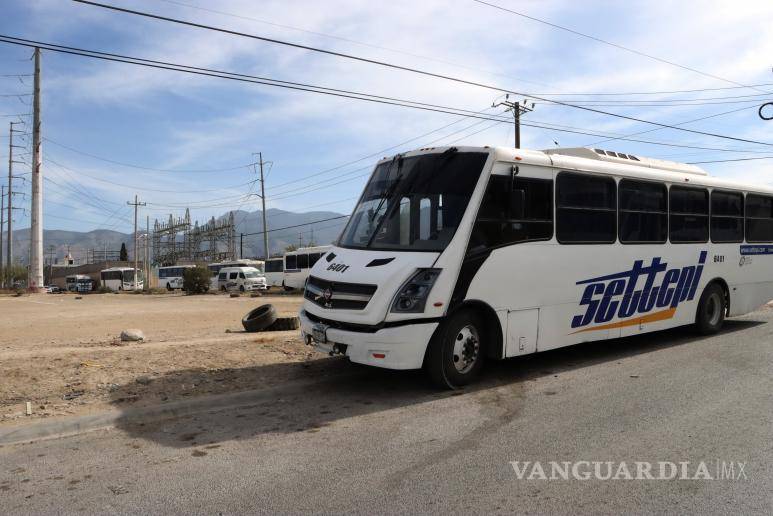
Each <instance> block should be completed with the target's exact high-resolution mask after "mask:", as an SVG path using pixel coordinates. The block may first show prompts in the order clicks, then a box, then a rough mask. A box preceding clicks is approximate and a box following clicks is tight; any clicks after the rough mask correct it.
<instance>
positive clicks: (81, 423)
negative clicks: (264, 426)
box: [0, 374, 354, 446]
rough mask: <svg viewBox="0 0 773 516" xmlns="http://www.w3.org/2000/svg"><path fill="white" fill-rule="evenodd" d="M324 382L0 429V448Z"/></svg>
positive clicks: (248, 401)
mask: <svg viewBox="0 0 773 516" xmlns="http://www.w3.org/2000/svg"><path fill="white" fill-rule="evenodd" d="M353 375H354V374H345V375H337V376H336V378H337V379H340V378H341V377H348V376H353ZM324 381H325V379H315V380H307V381H297V382H292V383H286V384H282V385H278V386H276V387H268V388H265V389H256V390H250V391H241V392H233V393H227V394H217V395H214V396H203V397H200V398H193V399H190V400H181V401H173V402H170V403H164V404H162V405H151V406H147V407H138V408H132V409H127V410H110V411H107V412H102V413H100V414H92V415H88V416H72V417H63V418H57V419H51V420H45V421H40V422H35V423H29V424H25V425H15V426H9V427H0V446H7V445H12V444H22V443H31V442H35V441H41V440H45V439H58V438H60V437H68V436H73V435H80V434H83V433H86V432H93V431H96V430H106V429H110V428H115V427H116V426H117V425H118V424H119V423H122V424H137V423H145V422H148V421H157V420H163V419H171V418H175V417H180V416H188V415H192V414H199V413H202V412H211V411H219V410H229V409H234V408H238V407H243V406H248V405H253V404H255V403H259V402H261V401H266V400H267V399H270V398H273V397H275V396H277V395H279V394H280V393H281V395H283V396H286V395H292V394H299V393H302V392H304V391H305V390H307V389H309V388H310V387H313V386H316V385H319V384H320V383H322V382H324Z"/></svg>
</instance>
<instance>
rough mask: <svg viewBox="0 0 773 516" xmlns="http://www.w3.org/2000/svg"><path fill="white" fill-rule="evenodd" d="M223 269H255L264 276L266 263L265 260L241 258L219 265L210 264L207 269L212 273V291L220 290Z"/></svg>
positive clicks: (218, 263)
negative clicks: (219, 274) (220, 274)
mask: <svg viewBox="0 0 773 516" xmlns="http://www.w3.org/2000/svg"><path fill="white" fill-rule="evenodd" d="M223 267H253V268H255V269H257V270H258V272H259V273H260V275H263V272H264V267H265V263H264V262H263V260H250V259H248V258H241V259H239V260H225V261H222V262H217V263H210V264H209V265H207V268H208V269H209V271H210V272H211V273H212V276H211V278H210V280H209V288H210V290H218V288H219V285H218V273H219V272H220V269H222V268H223Z"/></svg>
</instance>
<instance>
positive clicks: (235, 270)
mask: <svg viewBox="0 0 773 516" xmlns="http://www.w3.org/2000/svg"><path fill="white" fill-rule="evenodd" d="M217 288H218V289H219V290H222V291H223V292H225V291H227V290H239V291H241V292H245V291H248V290H266V289H267V288H268V286H267V285H266V277H265V276H264V275H263V274H261V272H260V271H259V270H258V269H256V268H255V267H223V268H222V269H220V271H219V272H218V275H217Z"/></svg>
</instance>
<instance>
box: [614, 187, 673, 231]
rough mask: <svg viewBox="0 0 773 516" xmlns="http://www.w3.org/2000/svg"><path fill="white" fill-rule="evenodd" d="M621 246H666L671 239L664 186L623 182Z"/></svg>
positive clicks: (619, 199) (619, 197)
mask: <svg viewBox="0 0 773 516" xmlns="http://www.w3.org/2000/svg"><path fill="white" fill-rule="evenodd" d="M618 203H619V205H620V216H619V220H618V225H619V228H618V230H619V232H620V242H623V243H626V244H643V243H654V244H663V243H665V242H666V239H667V237H668V191H667V189H666V185H665V184H663V183H653V182H649V181H634V180H631V179H621V180H620V185H619V186H618Z"/></svg>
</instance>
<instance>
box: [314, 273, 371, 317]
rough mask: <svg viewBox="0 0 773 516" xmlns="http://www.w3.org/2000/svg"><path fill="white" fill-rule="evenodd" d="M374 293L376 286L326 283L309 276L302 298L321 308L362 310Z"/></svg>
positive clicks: (326, 281) (337, 282)
mask: <svg viewBox="0 0 773 516" xmlns="http://www.w3.org/2000/svg"><path fill="white" fill-rule="evenodd" d="M375 292H376V285H363V284H360V283H343V282H340V281H328V280H323V279H321V278H317V277H315V276H309V279H308V281H307V283H306V292H305V293H304V297H305V298H306V299H308V300H309V301H311V302H312V303H314V304H316V305H319V306H321V307H323V308H331V309H340V310H363V309H364V308H365V307H366V306H367V305H368V302H369V301H370V298H371V297H373V294H374V293H375Z"/></svg>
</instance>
